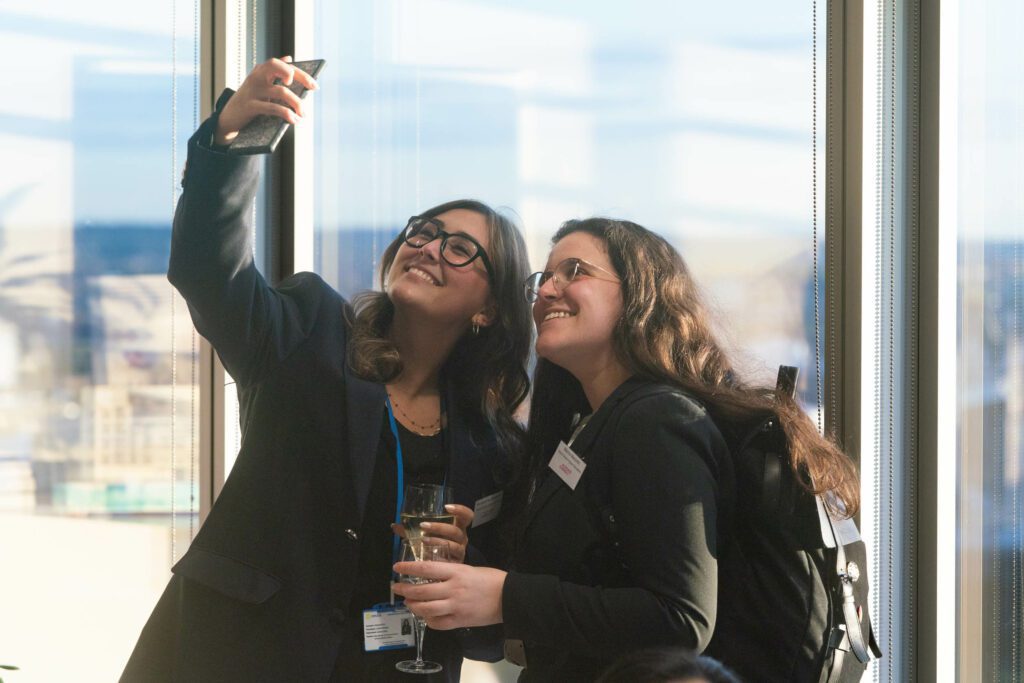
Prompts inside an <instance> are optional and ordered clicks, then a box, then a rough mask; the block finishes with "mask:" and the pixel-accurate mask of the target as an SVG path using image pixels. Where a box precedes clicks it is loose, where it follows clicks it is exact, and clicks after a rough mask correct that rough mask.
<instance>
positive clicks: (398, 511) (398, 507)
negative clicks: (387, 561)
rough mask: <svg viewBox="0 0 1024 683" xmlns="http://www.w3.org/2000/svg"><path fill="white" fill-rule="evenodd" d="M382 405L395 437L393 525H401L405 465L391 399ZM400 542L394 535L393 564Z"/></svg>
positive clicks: (396, 560) (385, 400) (396, 557)
mask: <svg viewBox="0 0 1024 683" xmlns="http://www.w3.org/2000/svg"><path fill="white" fill-rule="evenodd" d="M384 405H385V406H387V409H388V424H390V425H391V433H392V434H393V435H394V437H395V464H396V465H397V470H398V486H397V489H398V493H397V496H396V498H397V500H396V501H395V524H401V523H402V502H403V498H404V497H405V465H404V463H403V461H402V440H401V439H400V438H398V423H396V422H395V413H394V411H392V410H391V399H390V398H386V399H384ZM401 540H402V539H400V538H399V537H398V535H397V534H396V535H395V542H394V545H393V549H392V552H391V556H392V557H393V558H394V561H395V562H398V549H399V547H400V543H401Z"/></svg>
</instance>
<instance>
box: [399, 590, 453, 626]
mask: <svg viewBox="0 0 1024 683" xmlns="http://www.w3.org/2000/svg"><path fill="white" fill-rule="evenodd" d="M405 606H406V607H408V608H409V609H410V610H411V611H412V613H413V614H415V615H416V616H418V617H422V618H424V619H426V620H427V625H428V626H430V627H431V628H436V627H434V626H433V624H432V623H431V622H432V621H434V623H446V622H448V623H450V622H451V621H452V619H451V617H452V614H451V610H452V605H451V604H450V603H449V602H448V601H447V600H429V601H422V600H411V599H409V598H406V600H405ZM448 628H451V626H448ZM442 630H443V629H442Z"/></svg>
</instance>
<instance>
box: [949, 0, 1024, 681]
mask: <svg viewBox="0 0 1024 683" xmlns="http://www.w3.org/2000/svg"><path fill="white" fill-rule="evenodd" d="M953 8H954V9H951V10H950V11H949V12H948V17H949V20H951V21H955V22H956V23H955V29H953V35H955V36H956V38H957V41H958V42H959V48H958V49H957V48H956V46H955V44H952V45H948V44H947V42H944V43H943V49H944V50H946V51H947V55H946V56H947V57H949V61H948V63H949V64H950V68H952V69H955V70H956V72H955V73H951V74H946V76H947V77H948V79H949V82H950V84H951V86H950V87H951V89H952V91H953V92H955V93H956V94H955V96H954V97H952V98H949V99H947V100H946V102H948V103H949V105H950V108H948V109H946V110H944V111H943V112H942V116H943V117H947V116H949V117H952V118H951V119H950V120H951V121H955V122H956V124H955V126H954V127H953V130H954V131H955V134H954V135H953V136H952V137H951V138H946V139H944V140H943V145H944V147H943V148H942V149H941V150H940V155H941V156H942V158H944V159H947V158H951V159H955V160H956V163H955V165H953V166H952V167H950V168H946V167H945V166H944V168H943V171H945V172H948V173H949V174H950V175H951V176H952V178H953V180H952V182H951V183H950V184H949V185H948V187H950V188H951V189H953V188H955V202H954V203H953V206H955V214H950V215H949V218H950V219H951V220H955V224H956V238H957V252H958V253H957V270H956V286H957V290H956V291H957V299H956V306H957V313H956V321H957V322H956V325H957V344H956V353H957V364H956V371H957V377H956V380H955V381H956V401H957V403H956V415H957V442H956V447H957V462H958V463H959V464H958V468H957V482H958V487H959V492H958V493H959V495H958V501H959V506H958V513H957V519H958V534H957V539H958V540H957V555H958V557H957V561H958V570H959V571H958V577H957V578H958V589H959V590H958V598H959V599H958V603H957V604H958V610H959V612H958V613H959V617H960V618H959V620H958V625H957V630H958V633H957V642H958V645H959V646H958V652H957V657H958V662H959V666H960V672H959V673H960V679H961V680H985V681H1019V680H1021V677H1022V676H1024V647H1022V645H1021V640H1020V639H1021V636H1020V634H1021V628H1022V625H1024V555H1022V548H1024V539H1022V532H1021V526H1022V519H1024V511H1022V509H1021V508H1022V504H1024V486H1022V481H1024V480H1022V476H1021V474H1022V470H1024V228H1022V226H1024V161H1022V160H1024V125H1022V123H1024V87H1022V83H1024V79H1022V77H1021V73H1024V52H1022V51H1021V47H1020V36H1021V28H1022V26H1024V13H1022V10H1021V8H1020V6H1019V4H1018V3H1014V2H1010V1H1009V0H982V1H981V2H971V3H966V2H958V3H953ZM946 20H947V13H946V12H944V13H943V21H946ZM945 63H947V62H944V64H945ZM954 216H955V218H954Z"/></svg>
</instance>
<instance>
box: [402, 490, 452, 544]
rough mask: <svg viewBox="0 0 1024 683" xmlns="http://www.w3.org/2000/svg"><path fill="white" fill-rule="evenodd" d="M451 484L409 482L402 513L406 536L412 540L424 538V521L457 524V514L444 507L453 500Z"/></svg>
mask: <svg viewBox="0 0 1024 683" xmlns="http://www.w3.org/2000/svg"><path fill="white" fill-rule="evenodd" d="M452 499H453V494H452V487H451V486H441V485H439V484H409V485H408V486H406V487H405V498H404V499H403V500H402V511H401V514H400V517H401V520H402V526H403V527H405V536H406V538H408V539H409V540H410V541H416V540H419V539H420V538H422V536H423V530H422V529H420V524H422V523H423V522H440V523H443V524H455V515H454V514H452V513H450V512H448V511H447V510H445V509H444V506H445V505H449V504H450V503H451V502H452Z"/></svg>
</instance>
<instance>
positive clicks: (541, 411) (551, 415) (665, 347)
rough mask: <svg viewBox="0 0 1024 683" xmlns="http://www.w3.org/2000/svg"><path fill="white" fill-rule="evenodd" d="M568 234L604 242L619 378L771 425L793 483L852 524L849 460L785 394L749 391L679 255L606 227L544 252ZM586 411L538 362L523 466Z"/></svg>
mask: <svg viewBox="0 0 1024 683" xmlns="http://www.w3.org/2000/svg"><path fill="white" fill-rule="evenodd" d="M575 232H584V233H587V234H589V235H592V236H594V237H596V238H598V239H600V240H602V242H603V243H604V244H605V246H606V247H607V249H608V256H609V258H610V260H611V262H612V265H613V266H614V267H615V270H616V272H617V273H618V275H619V277H620V279H621V280H622V307H623V311H622V315H621V317H620V318H619V320H618V322H617V323H616V326H615V329H614V331H613V333H612V334H613V339H614V345H615V351H616V354H617V357H618V358H619V360H620V361H621V362H622V363H623V365H624V366H625V367H626V369H627V370H629V371H630V372H632V373H633V374H634V375H638V376H641V377H646V378H648V379H651V380H654V381H657V382H662V383H665V384H669V385H673V386H677V387H679V388H681V389H682V390H684V391H686V392H687V393H689V394H690V395H692V396H694V397H695V398H696V399H697V400H699V401H700V402H701V403H703V404H704V406H705V407H706V408H707V409H708V412H709V414H710V415H711V417H712V418H713V419H718V418H720V419H721V421H722V422H723V423H730V424H744V423H746V422H748V421H753V420H756V419H763V418H767V417H769V416H772V415H775V416H777V417H778V419H779V422H780V423H781V425H782V428H783V431H784V432H785V434H786V438H787V441H788V445H789V452H790V456H791V457H790V463H791V465H792V467H793V470H794V472H795V473H796V474H797V479H798V480H799V481H800V482H802V483H803V485H804V486H805V487H806V488H807V490H809V491H811V492H813V493H824V492H826V491H831V492H833V493H835V495H836V496H837V497H838V498H839V500H840V501H841V502H842V505H843V507H842V508H838V506H833V508H834V509H835V511H836V512H839V513H841V514H842V515H843V516H850V517H852V516H853V515H855V514H856V513H857V509H858V507H859V504H860V490H859V488H860V487H859V482H858V476H857V471H856V469H855V468H854V466H853V463H852V462H851V461H850V458H848V457H847V456H846V454H845V453H843V451H842V450H841V449H840V448H839V447H838V446H837V445H836V444H835V443H834V442H833V441H832V440H830V439H827V438H825V437H823V436H822V435H821V434H819V433H818V430H817V428H816V427H815V426H814V424H813V423H812V422H811V420H810V418H809V417H808V416H807V415H806V413H804V411H803V410H802V409H801V408H800V406H799V405H798V404H797V403H796V401H795V400H793V398H792V397H791V396H790V395H789V394H787V393H785V392H778V391H776V390H775V389H774V388H768V387H756V386H748V385H747V384H745V383H744V382H743V381H742V380H740V379H739V378H738V377H737V375H736V373H735V372H734V370H733V366H732V363H731V362H730V361H729V359H728V357H727V355H726V353H725V351H724V350H723V348H722V346H721V344H720V343H719V342H718V341H717V339H716V338H715V335H714V333H713V331H712V328H711V322H710V317H709V315H708V313H707V310H706V308H705V306H704V304H703V302H702V297H701V294H700V291H699V289H698V287H697V285H696V283H695V282H694V280H693V278H692V276H691V275H690V271H689V269H688V268H687V267H686V263H685V262H684V261H683V258H682V257H681V256H680V255H679V252H677V251H676V250H675V249H674V248H673V247H672V245H671V244H669V243H668V242H667V241H665V240H664V239H663V238H662V237H660V236H658V235H656V234H655V233H653V232H651V231H650V230H647V229H646V228H643V227H641V226H639V225H637V224H636V223H631V222H629V221H622V220H613V219H609V218H588V219H586V220H570V221H567V222H566V223H564V224H563V225H562V227H561V228H560V229H559V230H558V232H557V233H556V234H555V236H554V238H553V239H552V244H556V243H557V242H558V241H559V240H561V239H562V238H564V237H565V236H567V235H570V234H572V233H575ZM587 411H589V405H588V403H587V400H586V396H585V395H584V393H583V389H582V387H581V386H580V383H579V381H577V380H576V378H575V377H573V376H572V375H571V374H570V373H569V372H568V371H566V370H564V369H562V368H560V367H558V366H557V365H555V364H554V363H551V362H550V361H546V360H544V359H539V360H538V361H537V369H536V372H535V374H534V395H533V399H532V402H531V409H530V435H531V436H530V444H529V446H528V450H529V453H530V457H531V461H532V462H533V463H534V464H536V463H537V462H538V461H539V460H540V459H542V458H543V457H544V455H543V454H545V453H546V454H547V455H548V456H550V453H551V452H552V451H553V450H554V447H555V445H557V443H558V440H559V439H564V438H566V432H567V431H568V430H569V425H570V421H571V420H572V419H573V415H574V414H575V413H578V412H587Z"/></svg>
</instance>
